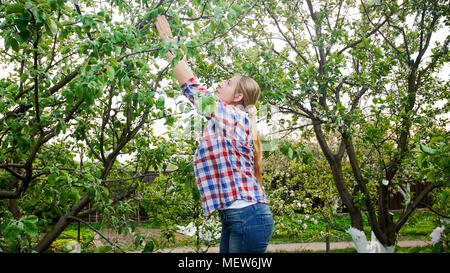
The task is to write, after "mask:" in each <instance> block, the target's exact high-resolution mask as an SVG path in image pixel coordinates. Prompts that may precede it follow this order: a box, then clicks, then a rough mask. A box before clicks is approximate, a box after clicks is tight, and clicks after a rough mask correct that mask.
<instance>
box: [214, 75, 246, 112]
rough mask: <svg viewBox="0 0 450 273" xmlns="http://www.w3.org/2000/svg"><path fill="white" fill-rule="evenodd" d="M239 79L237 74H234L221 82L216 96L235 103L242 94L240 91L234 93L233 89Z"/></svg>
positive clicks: (239, 99) (226, 101)
mask: <svg viewBox="0 0 450 273" xmlns="http://www.w3.org/2000/svg"><path fill="white" fill-rule="evenodd" d="M239 80H240V77H239V76H234V77H233V78H231V79H229V80H226V81H223V82H221V83H220V84H219V87H218V88H217V92H216V95H217V97H219V99H220V100H221V101H223V102H225V103H227V104H232V105H235V104H237V103H238V102H239V101H241V100H242V98H243V96H244V95H243V94H242V93H239V94H236V95H234V90H236V86H237V84H238V83H239Z"/></svg>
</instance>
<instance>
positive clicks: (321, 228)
mask: <svg viewBox="0 0 450 273" xmlns="http://www.w3.org/2000/svg"><path fill="white" fill-rule="evenodd" d="M399 217H400V213H395V214H394V221H396V220H397V219H398V218H399ZM311 218H315V219H316V221H317V222H316V223H314V222H312V221H311ZM433 219H435V216H434V215H433V214H431V213H428V212H426V211H422V210H419V211H416V212H415V213H413V215H411V217H410V218H409V219H408V222H407V223H406V225H405V226H403V228H402V229H401V230H400V232H399V235H398V240H399V241H401V240H415V239H422V240H423V239H426V240H429V239H430V237H429V235H430V233H431V232H432V231H433V230H434V228H435V224H434V222H433ZM278 220H279V221H281V222H282V223H283V224H284V228H279V232H278V233H274V234H273V236H272V238H271V241H270V243H271V244H280V243H304V242H325V240H326V226H327V222H326V221H325V220H323V219H321V218H320V217H315V216H314V215H312V216H311V217H310V219H309V220H305V219H304V216H302V215H294V216H292V217H286V216H284V217H282V218H281V219H278ZM298 220H302V222H301V223H298V222H297V221H298ZM363 220H364V227H365V232H366V235H367V236H368V239H369V240H370V227H369V225H368V221H367V217H366V216H365V215H364V216H363ZM335 221H336V225H337V226H338V227H340V228H342V229H344V230H346V229H348V228H349V227H350V217H349V216H344V215H338V216H336V217H335ZM304 224H306V225H307V228H306V229H303V228H301V227H302V226H303V225H304ZM92 226H93V227H95V228H99V224H95V223H94V224H92ZM296 227H297V228H300V230H299V231H297V232H293V231H292V230H294V229H295V228H296ZM139 228H140V229H161V228H164V227H161V226H158V225H155V224H152V223H146V224H142V225H140V226H139ZM330 233H331V236H330V241H331V242H340V241H352V238H351V237H350V235H349V234H347V233H346V232H342V231H337V230H334V229H332V228H330ZM77 235H78V225H77V224H73V225H70V226H68V227H67V228H66V230H65V231H64V232H63V233H62V234H61V235H60V236H59V237H58V239H57V240H56V241H55V242H54V243H53V244H52V248H53V249H54V250H56V251H58V250H63V249H62V248H63V247H64V245H65V244H66V243H67V242H68V241H70V240H77ZM93 236H94V232H93V231H92V230H91V229H90V228H89V227H87V226H86V225H83V224H82V225H81V242H82V245H85V246H86V247H87V248H89V247H92V244H91V243H90V242H91V241H92V239H93ZM176 245H177V246H194V245H195V240H193V239H192V238H190V239H186V240H184V239H181V240H177V243H176ZM428 248H429V249H427V247H425V248H399V249H398V250H396V252H409V253H418V252H433V251H432V248H431V247H428ZM341 251H343V252H352V251H356V250H354V249H349V250H333V251H332V252H337V253H339V252H341Z"/></svg>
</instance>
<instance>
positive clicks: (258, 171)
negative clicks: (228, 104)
mask: <svg viewBox="0 0 450 273" xmlns="http://www.w3.org/2000/svg"><path fill="white" fill-rule="evenodd" d="M237 76H239V77H240V79H239V82H238V84H237V85H236V89H235V91H234V93H235V94H236V93H242V94H243V98H242V100H241V102H240V104H242V105H243V106H244V107H245V109H246V110H247V112H248V114H249V118H250V120H251V123H252V124H251V126H252V138H253V148H254V152H255V153H254V158H255V177H256V179H258V182H259V184H260V185H261V186H262V182H263V181H262V148H261V139H260V138H259V133H258V128H257V124H256V107H255V104H256V102H257V101H258V98H259V95H260V93H261V89H260V88H259V85H258V83H257V82H256V81H255V80H253V79H252V78H250V77H248V76H245V75H240V74H238V75H237Z"/></svg>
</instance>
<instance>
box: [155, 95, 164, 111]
mask: <svg viewBox="0 0 450 273" xmlns="http://www.w3.org/2000/svg"><path fill="white" fill-rule="evenodd" d="M164 104H165V99H164V97H163V96H160V97H159V98H158V100H157V101H156V108H158V109H159V110H164Z"/></svg>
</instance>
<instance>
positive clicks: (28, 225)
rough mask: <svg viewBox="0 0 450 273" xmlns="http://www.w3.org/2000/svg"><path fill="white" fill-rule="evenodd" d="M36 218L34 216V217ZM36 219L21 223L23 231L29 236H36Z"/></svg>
mask: <svg viewBox="0 0 450 273" xmlns="http://www.w3.org/2000/svg"><path fill="white" fill-rule="evenodd" d="M34 217H36V216H34ZM36 222H37V217H36V219H29V218H27V219H25V220H24V221H23V230H24V231H25V233H26V234H28V235H30V236H36V235H37V234H38V226H37V225H36Z"/></svg>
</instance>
